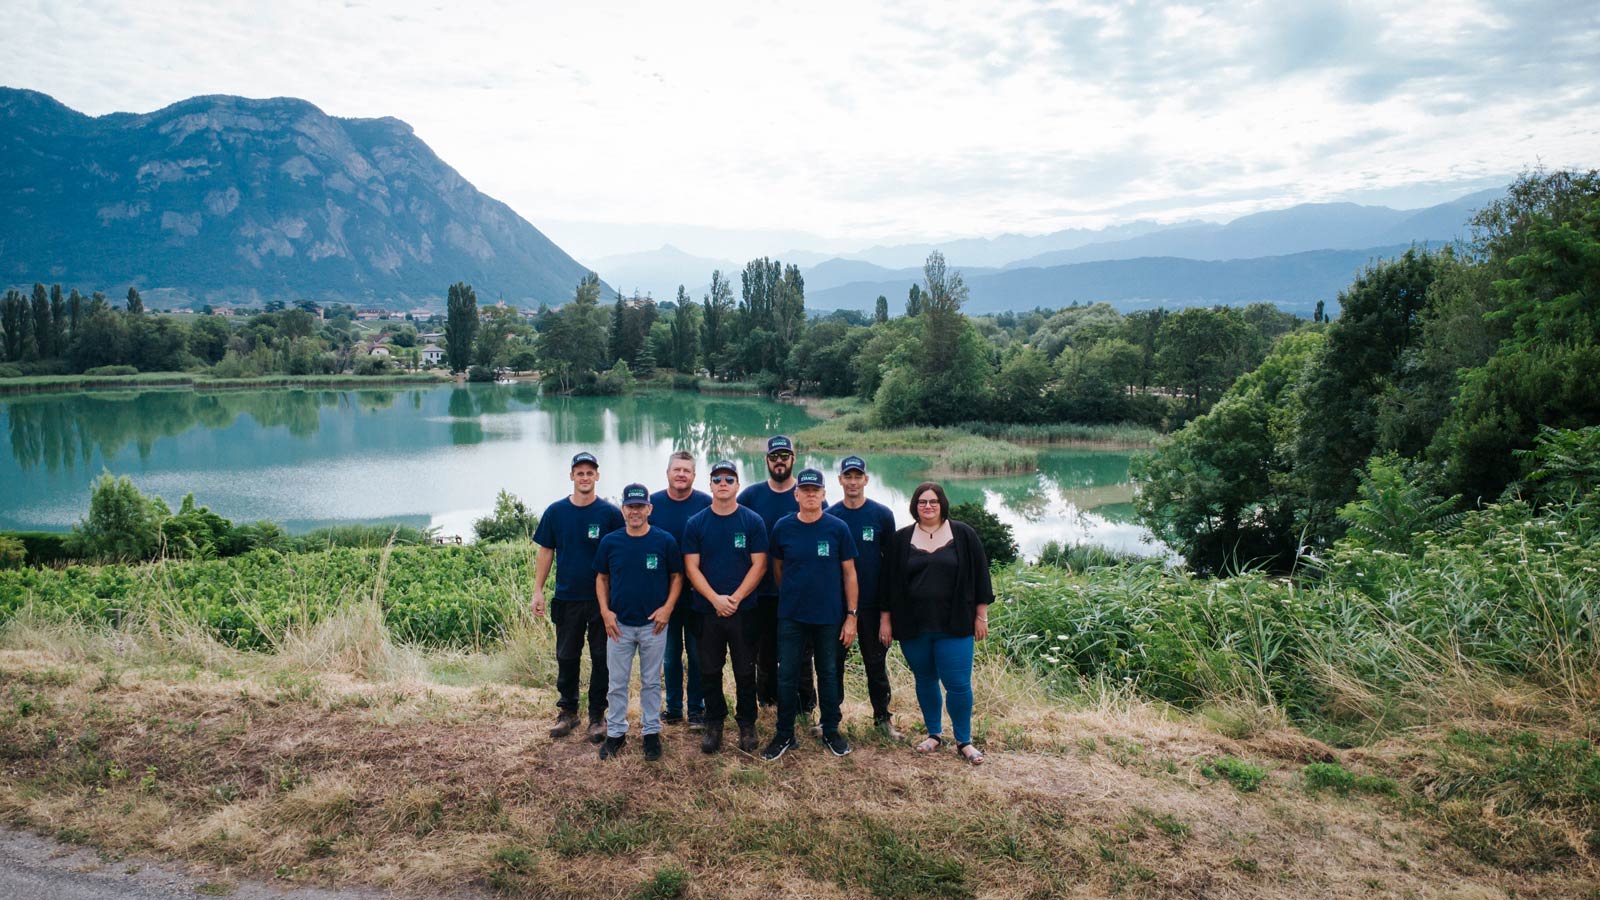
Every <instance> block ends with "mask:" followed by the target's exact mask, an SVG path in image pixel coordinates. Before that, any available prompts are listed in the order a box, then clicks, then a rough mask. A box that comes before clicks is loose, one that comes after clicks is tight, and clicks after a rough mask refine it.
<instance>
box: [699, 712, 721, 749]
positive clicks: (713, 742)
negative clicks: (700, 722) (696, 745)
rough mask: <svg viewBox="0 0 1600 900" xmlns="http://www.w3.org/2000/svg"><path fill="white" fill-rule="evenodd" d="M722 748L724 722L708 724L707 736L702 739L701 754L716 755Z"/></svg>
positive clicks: (718, 721)
mask: <svg viewBox="0 0 1600 900" xmlns="http://www.w3.org/2000/svg"><path fill="white" fill-rule="evenodd" d="M721 747H722V720H720V719H718V720H717V721H714V722H707V723H706V733H705V736H704V737H702V738H700V752H701V753H715V752H717V750H718V749H720V748H721Z"/></svg>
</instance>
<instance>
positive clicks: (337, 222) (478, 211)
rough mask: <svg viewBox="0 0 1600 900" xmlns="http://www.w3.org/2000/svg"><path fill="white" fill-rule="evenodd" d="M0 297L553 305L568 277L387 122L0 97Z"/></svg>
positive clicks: (191, 103)
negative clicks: (465, 299) (116, 109)
mask: <svg viewBox="0 0 1600 900" xmlns="http://www.w3.org/2000/svg"><path fill="white" fill-rule="evenodd" d="M0 216H3V222H4V224H3V226H0V286H4V285H22V286H29V285H31V284H32V283H33V282H36V281H39V282H46V283H56V282H59V283H61V284H63V285H66V286H70V287H79V288H83V289H86V290H93V289H98V290H104V291H106V292H107V293H108V294H111V295H112V296H114V297H115V296H120V294H121V293H122V292H124V291H125V290H126V288H127V287H128V286H129V285H135V286H137V287H139V288H140V289H141V290H143V291H146V292H154V296H157V297H162V296H165V297H166V298H168V302H173V301H176V302H179V303H181V302H185V301H187V302H190V303H193V304H199V303H201V302H207V301H210V302H222V301H236V302H248V303H257V302H260V301H263V300H271V299H283V300H293V299H299V298H312V299H318V300H341V301H345V302H352V303H361V304H370V305H389V306H403V305H415V304H418V303H421V302H425V301H428V300H433V301H435V304H434V305H441V306H442V302H440V301H442V298H443V296H444V294H445V291H446V289H447V288H448V287H449V285H450V284H452V283H454V282H456V281H466V282H469V283H471V284H472V285H473V286H474V288H475V289H476V292H477V295H478V298H479V301H480V302H494V301H495V300H497V299H500V298H504V299H505V300H506V301H507V302H513V303H521V304H534V303H538V302H541V301H545V302H550V303H552V304H554V303H561V302H564V301H565V300H567V299H570V298H571V296H572V293H573V289H574V287H575V286H576V285H577V283H578V280H579V279H580V278H582V277H583V275H584V273H585V271H587V270H586V268H585V267H584V266H582V265H580V264H579V263H578V262H576V261H575V260H573V259H572V257H570V256H568V255H567V254H566V253H565V252H563V251H562V250H561V248H560V247H557V246H556V245H555V244H554V243H552V242H551V241H550V240H549V239H548V238H546V237H545V236H544V235H543V234H541V233H540V232H539V230H538V229H536V228H534V227H533V226H532V225H530V224H529V223H528V222H527V221H526V220H524V219H523V218H522V217H521V216H519V215H517V214H516V213H515V212H513V211H512V210H511V208H510V207H508V206H506V205H505V204H504V203H501V202H500V201H498V200H495V199H493V198H491V197H488V196H485V195H484V194H482V193H481V192H479V191H478V190H477V189H476V188H474V187H473V186H472V184H471V183H469V182H468V181H467V180H466V179H464V178H462V177H461V175H460V174H459V173H458V172H456V171H455V170H454V169H452V168H451V167H450V166H448V165H446V164H445V163H444V162H443V161H442V160H440V159H439V157H438V156H436V155H434V153H433V151H432V150H430V149H429V148H428V146H427V144H425V143H423V142H422V141H421V140H420V139H418V138H417V136H416V135H415V134H414V133H412V130H411V127H410V126H409V125H407V124H405V123H404V122H401V121H400V120H398V119H392V118H382V119H341V118H335V117H332V116H329V115H327V114H325V113H323V112H322V111H321V110H320V109H318V108H317V107H315V106H313V105H311V104H310V103H307V102H305V101H304V100H295V99H290V98H276V99H271V100H251V99H245V98H242V97H227V96H208V97H194V98H191V99H189V100H184V101H181V102H179V103H175V104H173V105H171V106H168V107H166V108H165V109H162V110H158V111H156V112H153V113H149V114H144V115H134V114H128V113H115V114H112V115H105V116H98V117H90V116H86V115H83V114H82V113H78V112H75V111H73V110H71V109H68V108H67V107H66V106H63V105H62V104H61V103H59V102H57V101H55V100H54V99H52V98H50V97H48V96H46V95H44V94H41V93H38V92H35V91H27V90H16V89H12V88H0Z"/></svg>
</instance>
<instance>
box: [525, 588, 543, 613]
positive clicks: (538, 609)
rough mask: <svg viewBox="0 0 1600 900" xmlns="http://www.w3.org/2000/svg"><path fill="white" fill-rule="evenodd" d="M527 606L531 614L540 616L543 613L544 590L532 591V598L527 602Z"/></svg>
mask: <svg viewBox="0 0 1600 900" xmlns="http://www.w3.org/2000/svg"><path fill="white" fill-rule="evenodd" d="M528 608H529V609H531V610H533V614H534V615H536V616H541V617H542V616H543V615H544V591H535V592H534V595H533V600H532V601H531V602H529V603H528Z"/></svg>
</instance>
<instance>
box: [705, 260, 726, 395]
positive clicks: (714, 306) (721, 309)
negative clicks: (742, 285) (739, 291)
mask: <svg viewBox="0 0 1600 900" xmlns="http://www.w3.org/2000/svg"><path fill="white" fill-rule="evenodd" d="M732 315H733V286H732V285H730V284H728V279H726V278H724V277H722V271H721V270H720V269H718V270H716V271H713V272H712V273H711V293H709V294H707V295H706V297H705V315H704V316H703V317H702V318H703V320H704V321H703V322H702V324H701V335H702V338H703V340H702V341H701V346H702V347H703V348H704V351H705V359H706V371H708V372H710V373H711V375H712V377H713V378H714V377H716V374H717V369H718V367H720V366H721V365H722V358H723V354H724V353H726V352H727V347H728V341H729V339H730V338H731V337H732V324H733V323H732V322H731V321H730V319H731V318H732Z"/></svg>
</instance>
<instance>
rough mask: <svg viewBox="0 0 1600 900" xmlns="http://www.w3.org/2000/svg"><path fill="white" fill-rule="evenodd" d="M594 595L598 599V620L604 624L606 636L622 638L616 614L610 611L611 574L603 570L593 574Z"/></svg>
mask: <svg viewBox="0 0 1600 900" xmlns="http://www.w3.org/2000/svg"><path fill="white" fill-rule="evenodd" d="M594 596H595V599H596V600H599V601H600V621H602V622H604V623H605V625H606V637H609V638H611V639H612V640H613V641H619V640H622V629H621V628H618V627H617V614H616V613H614V612H612V611H611V576H610V575H607V574H605V573H604V572H601V573H598V574H596V575H595V576H594Z"/></svg>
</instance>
